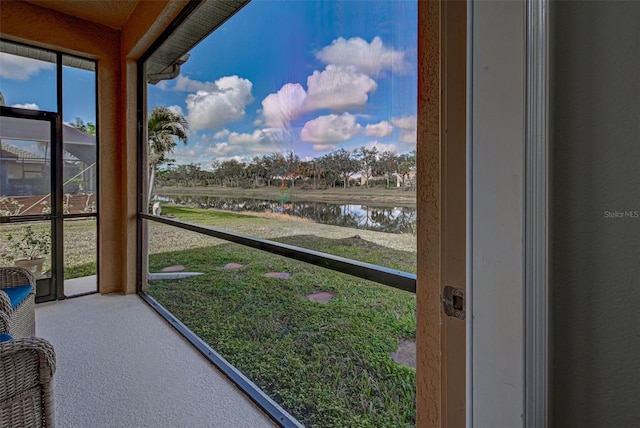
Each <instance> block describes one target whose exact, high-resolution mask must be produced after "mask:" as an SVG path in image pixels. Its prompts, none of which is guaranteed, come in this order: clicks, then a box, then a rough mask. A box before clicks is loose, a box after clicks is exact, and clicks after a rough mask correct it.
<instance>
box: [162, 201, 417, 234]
mask: <svg viewBox="0 0 640 428" xmlns="http://www.w3.org/2000/svg"><path fill="white" fill-rule="evenodd" d="M157 199H158V200H159V201H160V202H165V203H172V204H177V205H184V206H190V207H196V208H215V209H219V210H225V211H234V212H243V211H250V212H273V213H281V214H286V215H290V216H295V217H301V218H308V219H310V220H312V221H314V222H316V223H322V224H331V225H334V226H342V227H349V228H353V229H368V230H375V231H378V232H388V233H411V234H415V230H416V208H415V207H372V206H366V205H353V204H330V203H326V202H305V201H288V202H279V201H271V200H261V199H248V198H221V197H215V196H160V197H158V198H157Z"/></svg>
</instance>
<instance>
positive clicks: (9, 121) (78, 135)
mask: <svg viewBox="0 0 640 428" xmlns="http://www.w3.org/2000/svg"><path fill="white" fill-rule="evenodd" d="M0 139H4V140H17V141H36V142H39V141H41V142H49V141H50V140H51V129H50V127H49V124H48V123H47V122H42V121H39V120H24V119H18V118H14V117H9V116H1V117H0ZM62 139H63V141H64V150H65V151H66V152H68V153H71V154H72V155H73V156H75V157H76V158H78V159H80V160H81V161H83V162H86V163H87V164H92V163H95V161H96V137H94V136H93V135H88V134H85V133H84V132H82V131H80V130H78V129H76V128H74V127H72V126H69V125H65V124H63V125H62ZM4 144H5V143H4V141H3V145H4ZM31 155H32V157H30V158H27V159H34V158H33V156H36V158H39V159H41V157H37V155H34V154H33V153H32V154H31Z"/></svg>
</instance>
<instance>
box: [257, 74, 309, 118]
mask: <svg viewBox="0 0 640 428" xmlns="http://www.w3.org/2000/svg"><path fill="white" fill-rule="evenodd" d="M306 97H307V94H306V92H305V90H304V89H303V88H302V85H300V84H299V83H287V84H286V85H284V86H283V87H282V88H280V90H279V91H278V92H276V93H275V94H269V95H267V97H266V98H265V99H264V100H262V114H263V116H264V119H265V120H264V122H265V125H266V126H268V127H272V128H284V127H287V126H288V125H289V122H290V121H291V120H293V119H295V118H296V117H297V116H298V115H299V114H300V113H301V110H302V105H303V103H304V100H305V99H306Z"/></svg>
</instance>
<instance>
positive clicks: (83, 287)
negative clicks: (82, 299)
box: [64, 275, 98, 297]
mask: <svg viewBox="0 0 640 428" xmlns="http://www.w3.org/2000/svg"><path fill="white" fill-rule="evenodd" d="M96 291H98V276H97V275H91V276H83V277H81V278H73V279H65V280H64V295H65V296H67V297H72V296H77V295H78V294H86V293H95V292H96Z"/></svg>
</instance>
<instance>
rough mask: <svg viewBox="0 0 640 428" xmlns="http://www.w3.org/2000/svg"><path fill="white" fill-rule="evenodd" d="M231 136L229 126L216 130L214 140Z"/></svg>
mask: <svg viewBox="0 0 640 428" xmlns="http://www.w3.org/2000/svg"><path fill="white" fill-rule="evenodd" d="M228 136H229V130H228V129H227V128H225V129H223V130H221V131H218V132H216V133H215V134H213V139H214V140H222V139H223V138H227V137H228Z"/></svg>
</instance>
